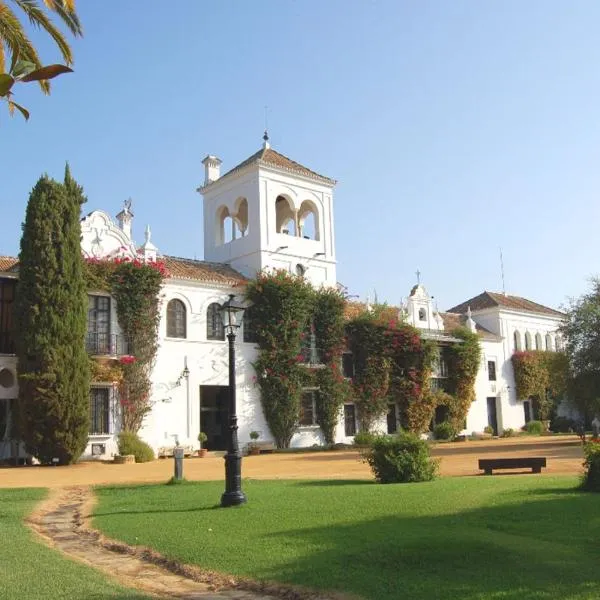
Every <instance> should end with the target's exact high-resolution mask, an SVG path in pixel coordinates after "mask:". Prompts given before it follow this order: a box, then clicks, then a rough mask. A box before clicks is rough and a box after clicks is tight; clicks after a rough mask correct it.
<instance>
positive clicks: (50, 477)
mask: <svg viewBox="0 0 600 600" xmlns="http://www.w3.org/2000/svg"><path fill="white" fill-rule="evenodd" d="M432 454H433V455H434V456H438V457H441V459H442V462H441V474H442V476H450V477H456V476H464V475H478V474H479V469H478V465H477V459H478V458H485V457H488V458H491V457H495V456H524V455H525V456H545V457H546V458H547V460H548V468H547V469H544V471H543V473H544V474H550V475H553V474H556V475H558V474H571V475H573V474H578V473H580V472H581V464H582V461H583V452H582V447H581V442H580V441H579V438H577V436H557V437H554V436H546V437H544V436H541V437H519V438H506V439H498V440H485V441H478V442H473V441H469V442H452V443H447V444H437V445H435V446H434V447H433V449H432ZM359 459H360V456H359V453H358V452H357V451H355V450H343V451H336V452H307V453H301V454H297V453H290V454H265V455H261V456H247V457H244V461H243V465H242V476H243V477H249V478H252V479H371V478H372V474H371V471H370V470H369V467H368V466H367V465H366V464H365V463H363V462H361V461H360V460H359ZM183 471H184V476H185V478H186V479H189V480H191V481H209V480H223V477H224V465H223V458H222V457H220V456H215V455H212V456H211V453H209V455H208V456H207V457H206V458H188V459H185V461H184V467H183ZM172 475H173V461H172V460H171V459H164V460H155V461H152V462H149V463H143V464H130V465H115V464H113V463H101V462H86V463H79V464H76V465H71V466H68V467H18V468H15V467H6V468H0V487H45V488H57V487H65V486H74V485H83V486H88V485H106V484H109V485H110V484H118V483H161V482H162V483H164V482H166V481H168V480H169V479H170V477H171V476H172Z"/></svg>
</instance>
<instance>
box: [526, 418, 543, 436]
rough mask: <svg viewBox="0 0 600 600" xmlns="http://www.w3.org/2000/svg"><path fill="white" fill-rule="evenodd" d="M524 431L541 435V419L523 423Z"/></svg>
mask: <svg viewBox="0 0 600 600" xmlns="http://www.w3.org/2000/svg"><path fill="white" fill-rule="evenodd" d="M525 431H526V432H527V433H531V434H533V435H541V434H542V433H544V424H543V423H542V422H541V421H529V423H525Z"/></svg>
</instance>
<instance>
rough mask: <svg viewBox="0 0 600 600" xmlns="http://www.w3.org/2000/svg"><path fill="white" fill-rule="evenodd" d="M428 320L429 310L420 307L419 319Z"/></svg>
mask: <svg viewBox="0 0 600 600" xmlns="http://www.w3.org/2000/svg"><path fill="white" fill-rule="evenodd" d="M426 320H427V311H426V310H425V309H424V308H420V309H419V321H426Z"/></svg>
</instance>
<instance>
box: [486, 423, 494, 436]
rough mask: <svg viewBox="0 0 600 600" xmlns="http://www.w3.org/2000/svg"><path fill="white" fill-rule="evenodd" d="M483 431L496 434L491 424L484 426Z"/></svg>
mask: <svg viewBox="0 0 600 600" xmlns="http://www.w3.org/2000/svg"><path fill="white" fill-rule="evenodd" d="M483 433H489V434H490V435H494V428H493V427H492V426H491V425H486V426H485V427H484V428H483Z"/></svg>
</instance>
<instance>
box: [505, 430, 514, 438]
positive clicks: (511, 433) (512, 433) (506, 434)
mask: <svg viewBox="0 0 600 600" xmlns="http://www.w3.org/2000/svg"><path fill="white" fill-rule="evenodd" d="M514 435H515V430H514V429H512V428H511V427H507V428H506V429H505V430H504V431H503V432H502V437H505V438H509V437H514Z"/></svg>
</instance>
